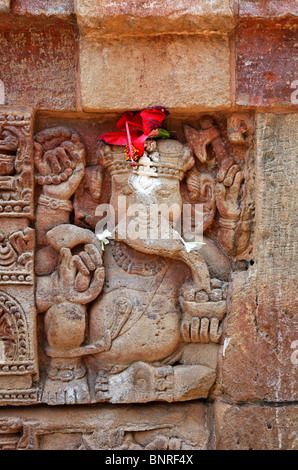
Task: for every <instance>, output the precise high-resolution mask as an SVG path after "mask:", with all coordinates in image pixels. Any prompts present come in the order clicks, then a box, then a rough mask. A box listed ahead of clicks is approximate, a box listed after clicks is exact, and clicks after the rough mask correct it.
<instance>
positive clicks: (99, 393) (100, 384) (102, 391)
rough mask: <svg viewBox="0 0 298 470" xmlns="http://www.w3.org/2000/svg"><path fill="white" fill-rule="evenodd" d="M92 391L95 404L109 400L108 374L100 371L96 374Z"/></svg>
mask: <svg viewBox="0 0 298 470" xmlns="http://www.w3.org/2000/svg"><path fill="white" fill-rule="evenodd" d="M94 391H95V399H96V402H99V401H108V400H109V398H110V394H109V373H108V372H106V371H105V370H100V371H99V372H98V375H97V377H96V381H95V387H94Z"/></svg>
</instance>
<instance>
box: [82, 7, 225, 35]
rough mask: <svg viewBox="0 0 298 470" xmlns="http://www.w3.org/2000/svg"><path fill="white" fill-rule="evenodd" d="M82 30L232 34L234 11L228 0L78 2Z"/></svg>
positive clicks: (113, 32) (97, 31)
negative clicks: (230, 31) (214, 32)
mask: <svg viewBox="0 0 298 470" xmlns="http://www.w3.org/2000/svg"><path fill="white" fill-rule="evenodd" d="M76 14H77V18H78V24H79V27H81V28H82V29H83V30H84V32H86V31H87V32H88V33H91V34H153V33H172V32H185V31H187V32H197V31H198V30H212V31H225V32H227V31H229V30H231V28H232V27H233V12H232V8H231V6H230V2H229V0H215V1H211V0H205V1H204V2H200V1H198V0H190V1H188V2H183V1H181V0H174V1H173V0H172V1H166V2H165V1H163V0H158V1H155V2H152V1H149V0H145V1H141V0H133V1H130V2H127V1H122V0H121V1H112V0H97V1H96V2H90V1H88V0H78V1H77V2H76Z"/></svg>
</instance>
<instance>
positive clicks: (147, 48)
mask: <svg viewBox="0 0 298 470" xmlns="http://www.w3.org/2000/svg"><path fill="white" fill-rule="evenodd" d="M80 56H81V57H80V63H81V92H82V104H83V108H84V110H85V111H95V110H97V111H98V110H109V111H119V110H123V109H142V108H146V107H148V106H153V105H162V106H165V107H167V108H175V109H176V110H179V109H180V110H184V109H187V110H188V111H191V110H194V109H200V110H205V109H210V108H220V107H226V106H228V105H229V103H230V85H229V81H230V72H229V46H228V40H227V39H226V38H224V37H208V38H206V37H203V36H200V37H198V36H192V37H183V36H177V37H175V38H173V37H171V38H168V37H166V36H160V37H153V38H150V39H148V38H147V39H143V38H139V39H138V42H137V43H136V42H135V40H133V39H125V40H121V41H120V40H111V41H105V42H102V41H101V42H98V41H92V40H89V39H86V38H84V39H82V41H81V47H80Z"/></svg>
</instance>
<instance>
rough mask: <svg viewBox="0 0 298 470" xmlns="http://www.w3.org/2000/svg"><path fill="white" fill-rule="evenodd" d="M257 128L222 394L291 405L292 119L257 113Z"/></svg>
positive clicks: (293, 361) (293, 275)
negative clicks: (251, 222) (251, 197)
mask: <svg viewBox="0 0 298 470" xmlns="http://www.w3.org/2000/svg"><path fill="white" fill-rule="evenodd" d="M256 125H257V128H256V148H255V152H256V155H257V160H256V186H255V194H256V201H255V206H256V207H255V208H256V220H255V224H256V226H255V233H254V259H255V263H254V265H253V266H251V267H250V268H249V270H248V271H246V272H242V273H235V274H234V276H233V283H232V285H233V287H232V294H231V309H230V312H229V315H228V325H227V331H226V340H225V341H226V342H225V346H224V348H225V353H224V358H223V377H222V381H223V391H224V393H226V394H227V395H228V396H229V397H230V398H231V399H233V400H235V401H244V400H248V399H260V400H261V399H262V400H263V399H266V401H272V402H281V401H295V400H297V387H295V383H297V359H295V358H297V353H296V356H295V351H294V350H295V349H296V350H297V347H295V344H296V343H295V341H296V340H297V326H296V325H297V297H296V290H295V278H296V276H297V274H296V266H297V255H296V253H295V249H294V247H295V226H296V225H297V207H296V202H295V198H294V197H293V194H294V192H295V189H294V188H295V176H294V175H295V159H296V154H297V141H296V137H295V132H296V131H295V130H296V128H297V114H288V115H275V114H260V115H258V117H257V123H256ZM293 348H294V349H293Z"/></svg>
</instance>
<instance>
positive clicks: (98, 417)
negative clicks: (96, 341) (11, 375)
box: [0, 403, 209, 450]
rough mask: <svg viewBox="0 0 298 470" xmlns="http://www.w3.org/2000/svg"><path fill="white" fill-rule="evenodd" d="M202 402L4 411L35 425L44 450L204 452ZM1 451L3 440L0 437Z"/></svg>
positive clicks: (206, 434)
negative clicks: (189, 450)
mask: <svg viewBox="0 0 298 470" xmlns="http://www.w3.org/2000/svg"><path fill="white" fill-rule="evenodd" d="M205 414H206V409H205V406H204V405H203V404H201V403H192V404H189V405H187V406H185V405H184V404H182V405H175V404H172V405H165V404H156V405H151V404H150V405H147V406H144V405H139V406H138V408H133V407H126V406H123V405H122V406H115V405H114V406H113V407H111V406H107V407H104V408H103V407H92V408H91V407H84V409H83V408H82V407H80V408H79V407H74V408H72V409H71V410H66V409H63V408H52V409H50V410H49V409H46V408H43V409H37V408H35V407H30V409H26V408H22V409H18V410H13V409H12V410H11V411H10V412H9V413H7V411H5V410H0V423H1V419H2V418H9V420H10V422H13V421H14V420H15V419H20V421H21V422H22V423H24V424H25V425H26V424H27V423H28V422H30V423H31V426H32V429H33V430H34V431H33V432H32V435H33V434H34V437H35V442H36V448H37V449H39V450H66V449H68V450H77V449H80V450H117V449H118V450H142V449H148V450H149V449H150V450H187V449H198V450H203V449H206V448H207V446H208V441H209V430H208V426H207V420H206V415H205ZM0 446H1V435H0Z"/></svg>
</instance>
